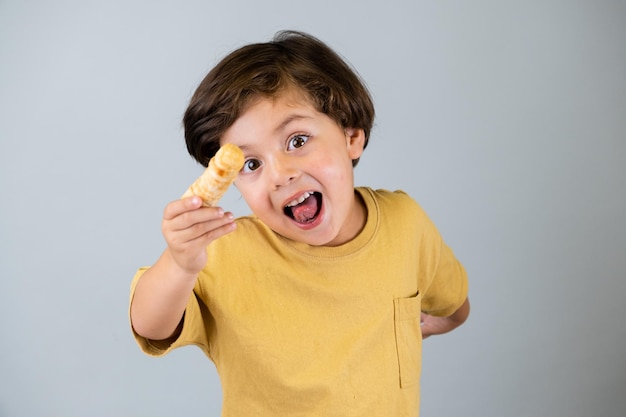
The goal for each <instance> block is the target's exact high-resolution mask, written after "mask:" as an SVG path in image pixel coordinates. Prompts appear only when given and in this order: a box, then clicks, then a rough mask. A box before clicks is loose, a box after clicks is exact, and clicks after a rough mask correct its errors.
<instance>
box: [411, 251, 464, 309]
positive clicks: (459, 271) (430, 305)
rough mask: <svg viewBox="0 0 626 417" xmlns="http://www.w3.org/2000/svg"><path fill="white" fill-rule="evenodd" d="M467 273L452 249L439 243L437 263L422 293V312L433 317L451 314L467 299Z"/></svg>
mask: <svg viewBox="0 0 626 417" xmlns="http://www.w3.org/2000/svg"><path fill="white" fill-rule="evenodd" d="M467 292H468V282H467V273H466V271H465V268H464V267H463V265H462V264H461V263H460V262H459V261H458V259H457V258H456V257H455V256H454V253H453V252H452V249H450V247H448V245H446V244H445V242H443V241H441V244H440V249H439V261H438V262H437V266H436V268H435V269H434V271H433V274H432V277H431V278H430V280H429V285H428V287H427V288H425V289H423V291H422V311H424V312H425V313H427V314H431V315H434V316H441V317H445V316H449V315H451V314H453V313H454V312H455V311H456V310H457V309H458V308H459V307H461V305H462V304H463V302H465V299H466V298H467Z"/></svg>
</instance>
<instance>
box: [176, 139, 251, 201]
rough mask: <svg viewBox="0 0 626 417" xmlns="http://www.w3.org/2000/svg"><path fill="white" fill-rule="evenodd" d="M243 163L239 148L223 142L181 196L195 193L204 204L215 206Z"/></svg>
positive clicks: (189, 195)
mask: <svg viewBox="0 0 626 417" xmlns="http://www.w3.org/2000/svg"><path fill="white" fill-rule="evenodd" d="M243 163H244V156H243V152H242V151H241V149H239V147H237V146H236V145H233V144H231V143H227V144H225V145H224V146H222V147H221V148H220V149H219V150H218V151H217V153H216V154H215V156H214V157H213V158H211V160H210V161H209V166H208V167H207V168H206V169H205V170H204V172H203V173H202V175H200V177H198V179H197V180H196V181H194V183H193V184H191V186H190V187H189V188H188V189H187V191H185V194H183V197H182V198H185V197H191V196H192V195H197V196H198V197H200V198H201V199H202V201H203V202H204V205H205V206H208V207H212V206H215V205H216V204H217V202H218V201H219V199H220V198H222V196H223V195H224V193H225V192H226V190H227V189H228V187H230V185H231V184H232V183H233V181H235V178H236V177H237V173H239V170H240V169H241V167H242V166H243Z"/></svg>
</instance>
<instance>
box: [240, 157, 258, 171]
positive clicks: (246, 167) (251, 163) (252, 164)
mask: <svg viewBox="0 0 626 417" xmlns="http://www.w3.org/2000/svg"><path fill="white" fill-rule="evenodd" d="M260 166H261V162H260V161H259V160H258V159H248V160H247V161H246V162H245V163H244V164H243V169H242V171H244V172H252V171H256V170H257V169H259V167H260Z"/></svg>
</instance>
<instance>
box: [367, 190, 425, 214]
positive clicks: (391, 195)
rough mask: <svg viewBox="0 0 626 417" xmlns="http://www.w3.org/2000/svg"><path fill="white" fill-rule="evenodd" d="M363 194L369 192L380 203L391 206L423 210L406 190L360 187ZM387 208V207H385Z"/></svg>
mask: <svg viewBox="0 0 626 417" xmlns="http://www.w3.org/2000/svg"><path fill="white" fill-rule="evenodd" d="M359 190H361V195H364V194H368V195H370V196H371V198H372V199H373V200H374V201H376V203H377V204H378V205H382V206H389V207H391V208H394V209H406V210H412V211H422V208H421V206H420V205H419V204H418V203H417V201H415V199H413V197H411V196H410V195H409V194H407V193H406V192H405V191H404V190H393V191H392V190H388V189H384V188H380V189H372V188H367V187H363V188H359ZM383 208H387V207H383Z"/></svg>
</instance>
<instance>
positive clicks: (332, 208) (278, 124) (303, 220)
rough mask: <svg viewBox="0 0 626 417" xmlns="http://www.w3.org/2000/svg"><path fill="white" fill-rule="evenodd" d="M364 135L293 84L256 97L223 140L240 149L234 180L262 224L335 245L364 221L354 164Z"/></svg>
mask: <svg viewBox="0 0 626 417" xmlns="http://www.w3.org/2000/svg"><path fill="white" fill-rule="evenodd" d="M364 139H365V137H364V133H363V130H362V129H343V128H341V127H340V126H339V125H338V124H337V123H336V122H335V121H333V120H332V119H331V118H330V117H328V116H326V115H325V114H323V113H320V112H318V111H317V110H316V109H315V108H314V107H313V106H312V105H311V103H310V102H309V101H308V100H307V99H306V97H305V96H304V95H303V94H301V93H300V92H299V91H298V90H295V89H293V90H288V91H286V92H285V93H283V94H281V95H279V96H278V97H275V98H273V99H268V98H259V99H257V100H255V101H253V102H252V104H251V105H250V106H249V107H248V109H247V110H246V111H245V112H244V113H243V114H242V115H241V116H240V117H239V118H238V119H237V120H236V121H235V123H234V124H233V125H232V126H231V127H230V128H229V129H228V130H226V132H225V133H224V135H223V137H222V144H224V143H233V144H235V145H238V146H239V147H240V148H241V149H242V150H243V152H244V154H245V158H246V162H245V164H244V167H243V169H242V170H241V172H240V173H239V175H238V177H237V179H236V181H235V185H236V186H237V188H238V189H239V192H240V193H241V195H242V196H243V198H244V199H245V200H246V203H247V204H248V206H249V207H250V209H251V210H252V211H253V212H254V214H256V215H257V216H258V217H259V218H260V219H261V220H262V221H263V222H264V223H265V224H267V225H268V226H269V227H270V228H272V229H273V230H274V231H275V232H276V233H278V234H280V235H282V236H285V237H287V238H289V239H292V240H296V241H300V242H304V243H308V244H310V245H328V246H337V245H340V244H343V243H345V242H347V241H349V240H351V239H352V238H354V237H355V236H356V235H357V234H358V233H359V231H360V230H361V228H362V227H363V224H364V223H365V217H366V213H365V208H364V206H363V203H362V202H361V200H360V198H358V197H357V196H356V194H355V192H354V177H353V167H352V160H353V159H356V158H358V157H360V156H361V153H362V152H363V142H364Z"/></svg>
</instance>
